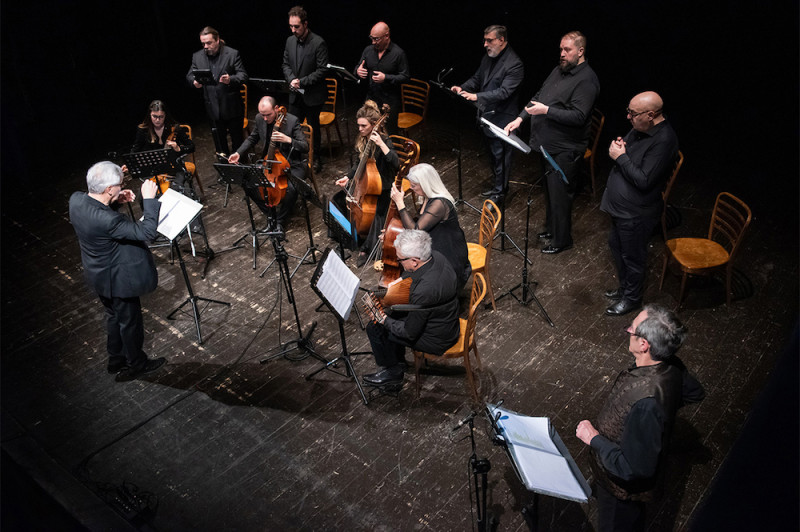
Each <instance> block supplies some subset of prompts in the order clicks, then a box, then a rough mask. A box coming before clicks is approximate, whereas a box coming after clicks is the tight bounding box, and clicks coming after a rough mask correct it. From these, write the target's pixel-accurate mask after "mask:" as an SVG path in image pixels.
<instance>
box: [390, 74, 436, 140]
mask: <svg viewBox="0 0 800 532" xmlns="http://www.w3.org/2000/svg"><path fill="white" fill-rule="evenodd" d="M430 91H431V86H430V85H429V84H428V82H427V81H422V80H421V79H415V78H411V79H410V80H409V82H408V83H403V84H402V85H400V100H401V107H400V113H399V114H398V115H397V127H398V128H400V129H401V130H403V134H406V133H407V131H406V130H407V129H409V128H412V127H414V126H416V125H417V124H421V123H423V122H424V121H425V115H426V114H428V96H429V94H430Z"/></svg>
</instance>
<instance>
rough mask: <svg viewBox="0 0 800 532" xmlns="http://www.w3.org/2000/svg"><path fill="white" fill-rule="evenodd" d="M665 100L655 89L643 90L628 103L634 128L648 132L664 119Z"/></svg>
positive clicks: (629, 114)
mask: <svg viewBox="0 0 800 532" xmlns="http://www.w3.org/2000/svg"><path fill="white" fill-rule="evenodd" d="M663 109H664V101H663V100H662V99H661V96H659V95H658V93H656V92H653V91H647V92H641V93H639V94H637V95H636V96H634V97H633V98H632V99H631V103H629V104H628V117H629V119H630V121H631V125H632V126H633V129H635V130H636V131H641V132H646V131H647V130H649V129H650V128H651V127H653V126H655V125H656V124H659V123H661V122H663V121H664V114H663V113H662V111H663Z"/></svg>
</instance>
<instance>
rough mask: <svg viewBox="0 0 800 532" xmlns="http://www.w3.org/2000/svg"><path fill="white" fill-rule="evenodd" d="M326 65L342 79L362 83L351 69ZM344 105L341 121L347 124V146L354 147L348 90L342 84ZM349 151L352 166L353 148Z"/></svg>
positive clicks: (345, 128)
mask: <svg viewBox="0 0 800 532" xmlns="http://www.w3.org/2000/svg"><path fill="white" fill-rule="evenodd" d="M325 67H326V68H327V69H328V70H332V71H333V73H334V74H337V75H338V76H339V78H340V79H341V80H342V81H345V80H347V81H352V82H355V83H361V80H360V79H359V78H357V77H355V76H354V75H353V73H352V72H350V71H349V70H347V69H346V68H344V67H342V66H339V65H333V64H331V63H328V64H327V65H325ZM342 106H343V107H344V113H342V118H341V122H342V123H344V124H345V127H344V130H345V134H346V135H347V146H348V147H350V148H352V146H353V142H352V141H351V140H350V122H349V121H348V118H347V91H345V90H344V84H342ZM335 111H336V109H334V112H335ZM347 151H348V152H349V153H350V167H351V168H352V166H353V150H352V149H348V150H347Z"/></svg>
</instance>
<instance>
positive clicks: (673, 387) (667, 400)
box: [589, 362, 682, 501]
mask: <svg viewBox="0 0 800 532" xmlns="http://www.w3.org/2000/svg"><path fill="white" fill-rule="evenodd" d="M681 379H682V377H681V372H680V370H679V369H678V368H676V367H674V366H671V365H670V364H667V363H664V362H662V363H661V364H656V365H654V366H644V367H641V368H640V367H636V366H633V367H631V368H629V369H627V370H625V371H623V372H621V373H620V374H619V376H617V380H616V382H615V383H614V386H613V387H612V388H611V394H610V395H609V397H608V400H607V401H606V404H605V406H604V407H603V409H602V410H601V411H600V413H599V414H598V416H597V430H598V431H599V432H600V434H602V435H603V436H605V437H606V438H608V439H609V440H611V441H612V442H614V443H616V444H617V445H619V444H620V442H621V440H622V433H623V430H624V429H625V421H626V419H627V417H628V414H629V413H630V411H631V409H632V408H633V405H634V404H636V402H637V401H639V400H640V399H645V398H647V397H653V398H655V399H656V401H658V404H660V405H661V407H662V408H663V410H664V416H665V419H664V432H663V434H662V435H661V442H662V446H661V455H660V456H659V463H658V468H657V469H656V474H655V476H653V477H651V478H646V479H637V480H634V481H626V480H623V479H621V478H618V477H615V476H614V475H612V474H610V473H608V472H607V471H606V470H605V468H604V467H603V463H602V461H601V460H600V457H599V456H598V455H597V453H595V452H594V450H592V452H591V456H592V459H591V460H590V461H589V463H590V465H591V468H592V472H593V473H594V476H595V478H596V479H597V480H598V482H600V483H602V484H603V486H605V487H606V489H608V490H609V491H610V492H611V493H612V494H613V495H614V496H615V497H616V498H618V499H621V500H634V501H649V500H652V499H653V496H654V492H655V489H656V487H657V486H658V484H659V482H658V480H659V478H660V477H661V474H662V469H663V467H662V466H663V463H664V457H665V455H666V449H667V444H668V442H669V437H670V433H671V432H672V423H673V420H674V419H675V412H676V411H677V410H678V406H679V405H680V400H681Z"/></svg>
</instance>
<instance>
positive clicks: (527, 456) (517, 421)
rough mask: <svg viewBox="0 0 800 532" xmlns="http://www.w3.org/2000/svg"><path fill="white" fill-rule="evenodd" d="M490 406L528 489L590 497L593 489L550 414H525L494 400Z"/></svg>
mask: <svg viewBox="0 0 800 532" xmlns="http://www.w3.org/2000/svg"><path fill="white" fill-rule="evenodd" d="M486 410H487V411H488V413H489V416H490V417H491V418H492V420H494V421H495V424H496V426H497V428H498V429H499V432H500V433H499V434H497V437H498V439H500V440H501V441H502V442H503V443H504V444H505V447H506V450H507V451H508V455H509V457H510V459H511V463H512V465H513V466H514V470H515V471H516V473H517V476H518V477H519V478H520V480H522V482H523V484H525V487H526V488H528V490H530V491H533V492H535V493H541V494H543V495H549V496H551V497H558V498H560V499H567V500H571V501H576V502H581V503H586V502H588V501H589V496H590V495H591V493H592V490H591V488H590V487H589V484H588V483H587V482H586V479H585V478H584V477H583V474H582V473H581V471H580V469H578V465H577V464H576V463H575V460H573V458H572V456H571V455H570V453H569V450H567V447H566V446H565V445H564V442H563V441H561V438H560V437H559V435H558V432H557V431H556V430H555V428H554V427H553V426H552V425H551V424H550V418H547V417H530V416H525V415H522V414H518V413H516V412H514V411H512V410H508V409H505V408H500V407H499V406H495V405H491V404H487V405H486Z"/></svg>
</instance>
